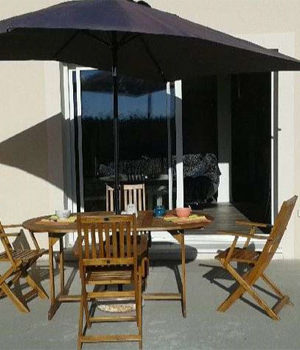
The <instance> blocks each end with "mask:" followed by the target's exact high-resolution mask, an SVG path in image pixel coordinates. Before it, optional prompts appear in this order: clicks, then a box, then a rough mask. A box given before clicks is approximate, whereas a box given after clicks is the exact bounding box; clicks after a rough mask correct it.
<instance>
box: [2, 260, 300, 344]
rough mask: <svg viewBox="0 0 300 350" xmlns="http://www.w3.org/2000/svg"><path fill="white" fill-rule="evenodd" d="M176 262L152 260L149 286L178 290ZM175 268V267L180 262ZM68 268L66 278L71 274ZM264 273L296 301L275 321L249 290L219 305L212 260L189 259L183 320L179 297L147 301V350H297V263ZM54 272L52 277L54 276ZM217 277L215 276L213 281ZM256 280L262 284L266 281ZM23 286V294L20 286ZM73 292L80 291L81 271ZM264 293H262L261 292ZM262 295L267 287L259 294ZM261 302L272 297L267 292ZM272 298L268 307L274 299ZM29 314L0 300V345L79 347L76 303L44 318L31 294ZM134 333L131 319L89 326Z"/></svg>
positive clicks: (222, 280)
mask: <svg viewBox="0 0 300 350" xmlns="http://www.w3.org/2000/svg"><path fill="white" fill-rule="evenodd" d="M174 263H176V262H175V261H172V262H168V261H161V262H159V263H157V264H156V265H157V266H152V267H151V270H150V276H149V280H148V287H147V290H148V291H155V290H156V291H157V290H160V291H174V290H175V291H176V288H177V285H176V281H175V278H174V268H172V265H171V264H174ZM178 267H179V269H180V265H179V266H178ZM37 270H38V271H37V272H38V273H39V275H40V276H41V277H42V280H41V284H42V285H43V286H44V287H45V289H46V290H47V291H48V282H49V280H48V269H47V265H46V261H45V262H43V261H42V262H41V265H39V266H38V267H37ZM75 271H76V270H73V268H72V267H70V266H69V267H68V266H67V267H66V277H67V278H68V276H70V275H71V274H72V272H74V273H75ZM268 272H269V276H270V277H271V278H273V279H274V281H275V282H277V283H278V285H279V287H282V289H283V291H284V292H286V293H287V294H288V295H289V296H290V297H291V300H292V301H293V303H294V307H292V306H286V307H284V308H283V310H282V311H281V313H280V317H281V320H280V321H272V320H271V319H270V318H268V317H267V316H266V315H265V314H264V313H262V312H261V311H260V310H258V309H257V308H256V306H253V304H252V303H251V299H250V298H249V297H248V296H247V298H246V299H245V300H238V301H237V302H236V303H235V304H234V305H233V306H232V307H231V308H230V309H229V310H228V311H227V312H226V313H219V312H217V311H216V308H217V306H218V305H219V304H220V303H221V302H222V301H223V300H224V299H225V298H226V297H227V295H228V287H230V286H231V285H232V284H233V281H232V280H231V279H230V278H229V276H228V275H227V274H225V273H224V271H223V270H221V269H219V268H218V263H217V261H211V260H202V261H201V260H194V261H193V262H190V263H188V264H187V318H186V319H184V318H183V317H182V314H181V305H180V303H179V302H177V301H147V302H146V303H145V306H144V313H143V333H144V347H143V349H144V350H152V349H153V350H155V349H158V350H160V349H161V350H168V349H170V350H171V349H172V350H181V349H185V350H188V349H190V350H194V349H273V350H274V349H299V348H300V329H299V324H300V293H299V290H300V261H283V260H277V261H273V262H272V263H271V265H270V267H269V269H268ZM57 281H58V276H56V282H57ZM213 281H215V282H213ZM258 286H259V287H260V286H261V287H262V288H264V285H263V283H259V284H258ZM25 291H26V289H24V291H23V292H25ZM70 291H71V292H77V293H78V291H79V279H78V273H76V275H75V278H74V280H73V283H72V285H71V289H70ZM260 292H261V291H260ZM263 294H264V293H263ZM265 300H266V301H270V302H271V303H272V302H273V304H274V303H275V302H276V300H275V299H274V298H271V296H270V295H265ZM273 304H272V305H273ZM28 305H29V308H30V310H31V312H30V313H29V314H21V313H19V312H17V311H16V309H15V308H14V306H13V305H12V304H11V302H10V301H9V300H7V298H5V299H1V300H0V307H1V312H0V334H1V338H0V339H1V341H0V349H3V350H7V349H13V350H18V349H22V350H46V349H51V350H52V349H59V350H67V349H68V350H69V349H76V339H77V322H78V313H79V304H78V303H69V304H63V305H62V306H61V307H60V309H59V310H58V311H57V313H56V315H55V316H54V318H53V319H52V320H51V321H48V320H47V311H48V307H49V301H44V300H40V299H37V298H35V299H33V300H32V301H30V302H29V304H28ZM116 328H118V329H119V331H120V332H122V330H123V331H126V330H128V331H129V332H130V331H131V332H134V331H135V329H136V328H135V326H134V324H133V323H131V324H122V325H120V324H106V325H105V326H104V327H103V326H101V325H97V324H96V325H94V326H93V328H92V331H97V330H101V329H102V330H103V331H106V332H110V331H114V330H116ZM83 349H84V350H85V349H86V350H87V349H91V350H92V349H103V350H104V349H111V350H116V349H120V350H129V349H130V350H131V349H138V345H137V344H135V343H119V344H103V343H102V344H84V345H83Z"/></svg>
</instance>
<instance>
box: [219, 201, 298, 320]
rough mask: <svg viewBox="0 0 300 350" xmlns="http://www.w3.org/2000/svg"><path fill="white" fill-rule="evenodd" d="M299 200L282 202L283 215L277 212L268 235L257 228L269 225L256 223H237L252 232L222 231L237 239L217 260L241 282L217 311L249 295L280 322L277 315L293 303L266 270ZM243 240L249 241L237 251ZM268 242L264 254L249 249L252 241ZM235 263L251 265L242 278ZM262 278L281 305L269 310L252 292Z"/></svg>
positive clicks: (281, 211) (254, 292)
mask: <svg viewBox="0 0 300 350" xmlns="http://www.w3.org/2000/svg"><path fill="white" fill-rule="evenodd" d="M296 201H297V196H294V197H292V198H290V199H289V200H287V201H285V202H283V204H282V206H281V209H280V212H279V213H278V215H277V217H276V219H275V222H274V226H273V227H272V230H271V233H270V234H269V235H264V234H256V233H255V230H256V228H258V227H260V228H266V227H268V226H269V225H267V224H261V223H257V222H245V221H238V222H237V223H238V224H240V225H244V226H249V227H250V232H249V233H241V232H230V231H220V232H219V233H220V234H225V235H233V236H234V240H233V242H232V245H231V247H229V248H228V249H226V250H224V251H221V252H219V254H218V255H217V256H216V257H215V258H216V259H217V260H219V262H220V263H221V264H222V266H223V268H225V269H226V270H227V271H228V272H229V273H230V274H231V275H232V277H233V278H234V279H235V280H236V281H237V282H238V287H237V288H236V289H235V290H234V291H233V292H232V293H231V294H230V295H229V297H228V298H227V299H226V300H225V301H224V302H223V303H222V304H221V305H220V306H219V307H218V311H221V312H224V311H226V310H227V309H228V308H229V307H230V306H231V305H232V304H233V303H234V302H235V301H236V300H237V299H239V298H241V297H242V295H243V294H244V293H245V292H247V293H249V294H250V296H251V297H252V298H253V299H254V300H255V301H256V303H257V304H258V305H259V306H260V307H261V308H262V309H263V310H264V311H265V312H266V313H267V314H268V315H269V316H270V317H271V318H272V319H274V320H279V316H278V313H279V311H280V310H281V309H282V307H283V306H284V305H286V304H291V302H290V299H289V297H288V296H287V295H284V294H283V293H282V292H281V291H280V289H279V288H278V287H277V286H276V285H275V283H274V282H272V281H271V279H270V278H269V277H268V276H267V275H266V273H265V270H266V268H267V267H268V265H269V263H270V262H271V260H272V258H273V256H274V254H275V252H276V250H277V248H278V246H279V244H280V241H281V238H282V236H283V234H284V232H285V229H286V227H287V225H288V222H289V220H290V217H291V215H292V212H293V209H294V207H295V204H296ZM240 237H245V238H246V241H245V244H244V246H243V247H242V248H237V247H236V245H237V242H238V239H239V238H240ZM253 238H255V239H260V240H265V241H266V243H265V245H264V248H263V249H262V251H256V250H254V251H253V250H250V249H249V243H250V241H251V239H253ZM232 262H237V263H245V264H248V266H249V270H248V271H247V272H246V273H244V274H243V275H240V274H239V273H238V272H237V270H236V269H235V268H234V267H233V266H232V264H231V263H232ZM259 278H261V279H262V280H263V281H264V282H265V283H266V285H267V286H268V287H270V288H271V290H272V291H273V292H274V293H275V294H276V296H277V297H278V302H277V303H276V304H275V306H274V307H273V308H270V307H269V306H268V305H267V304H266V303H265V301H264V300H263V299H262V298H261V297H260V296H259V295H258V294H257V292H256V291H255V290H254V289H253V286H254V284H255V282H256V281H257V280H258V279H259Z"/></svg>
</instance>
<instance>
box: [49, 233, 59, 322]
mask: <svg viewBox="0 0 300 350" xmlns="http://www.w3.org/2000/svg"><path fill="white" fill-rule="evenodd" d="M58 239H59V237H57V235H52V234H51V233H50V232H49V282H50V309H49V311H48V320H51V319H52V317H53V316H54V314H55V312H56V310H57V309H58V308H59V305H60V301H59V300H58V298H57V296H56V295H55V283H54V262H53V260H54V254H53V246H54V244H55V243H56V242H57V240H58Z"/></svg>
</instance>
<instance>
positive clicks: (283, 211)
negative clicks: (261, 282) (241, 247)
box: [256, 196, 298, 271]
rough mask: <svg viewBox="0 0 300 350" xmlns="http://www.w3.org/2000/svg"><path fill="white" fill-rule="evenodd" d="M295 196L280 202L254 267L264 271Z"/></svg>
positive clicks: (271, 256)
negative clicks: (272, 224)
mask: <svg viewBox="0 0 300 350" xmlns="http://www.w3.org/2000/svg"><path fill="white" fill-rule="evenodd" d="M297 198H298V197H297V196H293V197H292V198H290V199H288V200H287V201H284V202H283V203H282V206H281V208H280V211H279V213H278V215H277V217H276V219H275V222H274V226H273V228H272V231H271V233H270V235H269V237H268V239H267V242H266V244H265V246H264V248H263V250H262V252H261V254H260V257H259V259H258V261H257V264H256V268H257V269H258V270H260V271H264V270H265V268H266V267H267V266H268V265H269V263H270V261H271V260H272V258H273V256H274V254H275V253H276V250H277V248H278V246H279V244H280V241H281V239H282V237H283V234H284V232H285V230H286V227H287V225H288V223H289V220H290V218H291V215H292V212H293V209H294V207H295V204H296V201H297Z"/></svg>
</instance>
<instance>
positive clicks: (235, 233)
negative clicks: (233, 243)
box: [218, 231, 269, 239]
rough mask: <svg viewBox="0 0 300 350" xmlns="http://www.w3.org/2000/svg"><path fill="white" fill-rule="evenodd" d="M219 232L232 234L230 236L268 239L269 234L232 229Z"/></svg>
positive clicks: (219, 232)
mask: <svg viewBox="0 0 300 350" xmlns="http://www.w3.org/2000/svg"><path fill="white" fill-rule="evenodd" d="M218 234H221V235H230V236H237V237H245V238H256V239H268V237H269V235H265V236H263V235H249V234H248V233H244V232H232V231H218Z"/></svg>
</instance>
